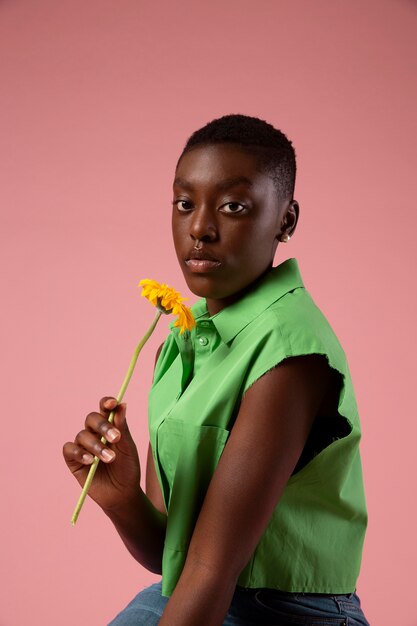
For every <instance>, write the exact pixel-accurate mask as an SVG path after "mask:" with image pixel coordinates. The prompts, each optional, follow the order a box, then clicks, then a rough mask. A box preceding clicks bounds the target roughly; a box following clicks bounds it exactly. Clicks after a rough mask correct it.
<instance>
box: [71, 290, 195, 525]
mask: <svg viewBox="0 0 417 626" xmlns="http://www.w3.org/2000/svg"><path fill="white" fill-rule="evenodd" d="M139 285H141V286H142V288H143V289H142V296H144V297H145V298H147V299H148V300H149V301H150V302H152V304H153V305H154V306H155V307H156V308H157V313H156V315H155V318H154V320H153V322H152V324H151V325H150V327H149V329H148V330H147V331H146V333H145V334H144V336H143V337H142V339H141V340H140V341H139V343H138V345H137V346H136V348H135V351H134V353H133V356H132V358H131V360H130V364H129V368H128V370H127V374H126V376H125V378H124V381H123V383H122V386H121V387H120V391H119V393H118V394H117V398H116V399H117V402H118V404H120V402H121V401H122V400H123V397H124V395H125V392H126V389H127V386H128V384H129V382H130V379H131V378H132V374H133V370H134V369H135V366H136V362H137V360H138V357H139V354H140V352H141V350H142V348H143V346H144V345H145V343H146V342H147V341H148V339H149V337H150V336H151V335H152V333H153V331H154V330H155V327H156V325H157V323H158V320H159V318H160V317H161V315H162V313H166V314H168V313H173V314H174V315H177V316H178V317H177V319H176V320H175V324H174V326H180V333H183V332H184V330H191V329H192V328H193V327H194V326H195V319H194V316H193V314H192V312H191V309H189V308H187V307H186V306H185V305H184V304H183V303H182V302H183V300H185V299H186V298H181V296H180V294H179V293H178V291H175V289H172V287H168V285H160V284H159V283H157V282H156V281H154V280H148V279H144V280H141V281H140V283H139ZM113 419H114V411H112V412H111V413H110V415H109V417H108V421H109V422H110V423H111V424H112V423H113ZM101 441H102V443H106V439H105V437H102V438H101ZM99 462H100V459H99V457H98V456H95V457H94V461H93V463H92V464H91V466H90V469H89V472H88V476H87V478H86V481H85V483H84V486H83V488H82V491H81V495H80V497H79V498H78V502H77V504H76V507H75V509H74V513H73V514H72V518H71V524H72V525H74V524H75V523H76V521H77V519H78V516H79V514H80V511H81V508H82V506H83V504H84V501H85V499H86V497H87V493H88V490H89V489H90V485H91V483H92V481H93V478H94V475H95V472H96V470H97V467H98V464H99Z"/></svg>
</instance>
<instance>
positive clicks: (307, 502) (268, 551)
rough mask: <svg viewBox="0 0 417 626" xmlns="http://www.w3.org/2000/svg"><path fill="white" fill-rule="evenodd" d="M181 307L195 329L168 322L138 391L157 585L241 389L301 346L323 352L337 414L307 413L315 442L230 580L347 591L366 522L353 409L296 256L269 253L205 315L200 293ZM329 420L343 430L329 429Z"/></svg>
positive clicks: (187, 531) (166, 591) (176, 550)
mask: <svg viewBox="0 0 417 626" xmlns="http://www.w3.org/2000/svg"><path fill="white" fill-rule="evenodd" d="M192 309H193V313H194V316H195V317H196V328H195V329H193V331H191V333H188V332H185V333H183V334H182V335H180V334H179V332H178V329H175V328H173V327H172V325H171V333H170V335H169V336H168V338H167V340H166V341H165V343H164V346H163V348H162V351H161V354H160V356H159V359H158V361H157V364H156V368H155V374H154V381H153V385H152V388H151V391H150V394H149V432H150V441H151V447H152V451H153V457H154V461H155V467H156V472H157V476H158V480H159V482H160V485H161V489H162V493H163V497H164V501H165V505H166V508H167V512H168V523H167V531H166V539H165V546H164V553H163V564H162V581H163V586H162V593H163V595H165V596H169V595H171V594H172V592H173V590H174V588H175V585H176V583H177V581H178V578H179V576H180V574H181V571H182V568H183V566H184V563H185V559H186V556H187V549H188V545H189V542H190V540H191V536H192V533H193V529H194V526H195V523H196V521H197V518H198V514H199V511H200V508H201V505H202V503H203V500H204V496H205V493H206V491H207V488H208V485H209V483H210V480H211V477H212V475H213V472H214V470H215V468H216V466H217V463H218V461H219V458H220V456H221V454H222V452H223V449H224V447H225V445H226V442H227V438H228V436H229V433H230V430H231V429H232V427H233V423H234V420H235V418H236V416H237V414H238V411H239V405H240V402H241V399H242V396H243V394H244V393H245V391H246V390H247V389H248V388H249V387H250V386H251V385H252V384H253V383H254V382H255V381H256V380H257V379H258V378H259V377H261V376H262V375H263V374H265V373H266V372H267V371H268V370H270V369H271V368H273V367H275V366H276V365H277V364H278V363H280V362H281V361H282V360H284V359H286V358H288V357H292V356H299V355H304V354H321V355H325V356H326V357H327V360H328V362H329V365H330V367H331V368H333V369H335V370H337V371H338V372H339V373H340V374H341V388H340V393H339V401H338V409H337V413H336V415H335V416H333V418H332V417H331V416H330V417H329V416H327V417H326V416H322V417H323V420H322V421H321V422H320V419H319V418H320V416H318V417H317V419H316V422H317V423H322V424H323V425H324V428H325V429H327V430H328V436H327V441H326V444H325V445H324V449H322V448H319V449H318V450H316V451H315V452H314V451H313V453H312V454H311V458H310V460H308V462H307V463H306V464H305V465H304V466H303V467H302V469H300V470H299V471H295V473H294V474H293V475H292V476H291V478H290V480H289V482H288V483H287V486H286V488H285V490H284V493H283V495H282V497H281V498H280V500H279V503H278V504H277V506H276V508H275V511H274V513H273V515H272V518H271V520H270V522H269V524H268V526H267V528H266V529H265V531H264V533H263V535H262V537H261V539H260V541H259V543H258V545H257V547H256V549H255V551H254V553H253V555H252V556H251V558H250V560H249V562H248V564H247V566H246V567H245V569H244V570H243V571H242V573H241V575H240V577H239V579H238V584H239V585H241V586H243V587H270V588H274V589H280V590H282V591H289V592H307V593H335V594H336V593H351V592H353V591H354V590H355V586H356V579H357V576H358V573H359V567H360V561H361V553H362V544H363V539H364V534H365V528H366V520H367V517H366V508H365V499H364V493H363V482H362V471H361V461H360V456H359V440H360V425H359V417H358V412H357V407H356V402H355V396H354V391H353V387H352V382H351V378H350V374H349V369H348V365H347V361H346V357H345V354H344V352H343V350H342V348H341V346H340V344H339V342H338V340H337V338H336V336H335V334H334V333H333V331H332V329H331V327H330V326H329V324H328V322H327V320H326V319H325V317H324V316H323V314H322V313H321V312H320V310H319V309H318V308H317V306H316V305H315V304H314V302H313V300H312V299H311V297H310V295H309V293H308V292H307V291H306V289H305V288H304V286H303V282H302V279H301V276H300V273H299V270H298V265H297V261H296V260H295V259H289V260H287V261H285V262H284V263H281V265H279V266H278V267H276V268H274V269H272V270H271V271H270V272H268V273H267V274H266V275H265V276H264V277H263V278H262V279H261V280H260V281H258V283H257V284H256V285H255V286H254V288H253V289H252V290H251V291H250V292H248V293H247V294H246V295H245V296H244V297H243V298H242V299H241V300H239V301H238V302H236V303H234V304H232V305H230V306H229V307H226V308H225V309H223V310H222V311H220V312H219V313H217V314H216V315H214V316H213V317H211V318H210V317H209V314H208V311H207V306H206V302H205V300H204V299H203V300H200V301H199V302H197V303H196V304H195V305H194V306H193V307H192ZM337 422H338V423H341V424H342V425H343V426H344V431H343V428H342V431H340V428H339V431H340V432H336V428H335V426H334V425H335V424H336V423H337ZM324 434H326V433H324ZM322 447H323V446H322ZM220 574H221V573H220Z"/></svg>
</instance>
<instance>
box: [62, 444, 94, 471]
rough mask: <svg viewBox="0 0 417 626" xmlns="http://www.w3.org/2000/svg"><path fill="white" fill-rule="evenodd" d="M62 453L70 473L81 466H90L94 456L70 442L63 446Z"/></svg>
mask: <svg viewBox="0 0 417 626" xmlns="http://www.w3.org/2000/svg"><path fill="white" fill-rule="evenodd" d="M62 453H63V455H64V459H65V462H66V464H67V465H68V467H69V468H70V469H71V470H72V471H75V470H77V469H79V468H80V467H81V466H82V465H91V463H92V462H93V460H94V455H92V454H91V453H90V452H87V451H86V450H84V449H83V448H81V447H80V446H77V445H76V444H75V443H73V442H72V441H68V442H67V443H65V444H64V447H63V449H62Z"/></svg>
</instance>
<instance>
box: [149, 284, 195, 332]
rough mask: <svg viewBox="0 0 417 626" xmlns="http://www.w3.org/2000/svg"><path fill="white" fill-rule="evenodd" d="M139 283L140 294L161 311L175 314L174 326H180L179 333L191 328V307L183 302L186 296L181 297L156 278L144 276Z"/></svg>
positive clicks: (193, 321) (192, 318) (193, 322)
mask: <svg viewBox="0 0 417 626" xmlns="http://www.w3.org/2000/svg"><path fill="white" fill-rule="evenodd" d="M139 285H140V286H141V287H142V294H141V295H142V296H144V297H145V298H147V299H148V300H149V302H151V303H152V304H153V305H154V306H156V307H157V308H158V309H159V310H160V311H162V313H166V314H168V313H172V314H173V315H177V316H178V317H177V319H176V321H175V324H174V326H176V327H178V326H179V327H180V333H183V332H184V330H191V329H192V328H193V327H194V326H195V320H194V316H193V314H192V311H191V309H189V308H188V307H186V306H185V304H183V301H184V300H187V298H182V297H181V295H180V294H179V293H178V291H175V289H173V288H172V287H168V285H164V284H163V283H157V282H156V280H150V279H148V278H144V279H143V280H141V281H140V283H139Z"/></svg>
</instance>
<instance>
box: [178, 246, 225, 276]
mask: <svg viewBox="0 0 417 626" xmlns="http://www.w3.org/2000/svg"><path fill="white" fill-rule="evenodd" d="M185 264H186V266H187V267H188V268H189V269H190V270H191V271H192V272H195V273H198V274H203V273H206V272H211V271H213V270H216V269H217V268H219V267H220V265H221V262H220V261H219V260H218V259H216V258H215V257H214V256H212V255H211V254H210V253H209V252H206V251H205V250H191V252H190V253H189V255H188V257H187V258H186V260H185Z"/></svg>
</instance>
